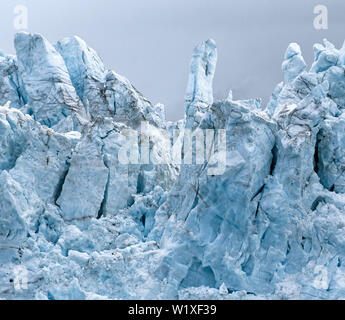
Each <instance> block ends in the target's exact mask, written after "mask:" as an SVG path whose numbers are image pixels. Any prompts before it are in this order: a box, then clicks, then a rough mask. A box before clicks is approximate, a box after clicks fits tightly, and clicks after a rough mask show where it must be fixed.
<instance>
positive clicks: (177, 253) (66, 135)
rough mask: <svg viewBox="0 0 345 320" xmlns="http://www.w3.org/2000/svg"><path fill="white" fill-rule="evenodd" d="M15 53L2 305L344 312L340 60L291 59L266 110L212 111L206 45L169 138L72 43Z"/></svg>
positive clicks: (290, 51)
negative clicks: (238, 305) (284, 307)
mask: <svg viewBox="0 0 345 320" xmlns="http://www.w3.org/2000/svg"><path fill="white" fill-rule="evenodd" d="M14 45H15V49H16V55H15V56H13V55H6V54H1V55H0V71H1V72H0V105H1V107H0V136H1V143H0V150H1V152H0V279H1V281H0V299H42V300H44V299H50V300H60V299H225V300H228V299H229V300H231V299H244V300H245V299H248V300H249V299H345V176H344V172H345V161H343V160H342V157H343V156H344V157H345V112H344V110H345V44H344V45H343V47H342V48H341V49H337V48H336V47H335V46H334V45H333V44H332V43H330V42H329V41H327V40H324V41H323V44H315V45H314V48H313V50H314V62H313V63H312V66H311V67H310V69H309V70H308V66H307V64H306V62H305V60H304V58H303V55H302V52H301V49H300V47H299V45H298V44H297V43H291V44H290V45H289V46H288V48H287V50H286V52H285V55H284V60H283V63H282V75H283V81H282V82H281V83H279V84H278V85H277V86H276V88H275V89H274V91H273V94H272V96H271V98H270V100H269V102H268V104H267V106H265V105H262V103H261V99H257V98H255V99H249V100H234V98H233V95H232V92H231V91H230V93H229V95H228V97H226V98H224V99H223V100H220V101H214V98H213V84H212V83H213V78H214V75H215V72H216V64H217V47H216V43H215V41H213V40H212V39H209V40H207V41H204V42H202V43H201V44H199V45H198V46H196V48H195V50H194V52H193V56H192V59H191V63H190V70H189V79H188V82H187V89H186V94H185V117H184V119H182V120H180V121H176V122H171V121H167V120H166V118H165V106H164V105H162V104H157V105H153V104H152V103H151V102H150V101H149V100H148V99H146V98H145V97H144V96H143V95H142V94H141V93H140V92H139V91H138V90H137V89H136V88H135V87H134V86H133V85H132V84H131V82H130V81H129V80H127V79H126V78H125V77H123V76H121V75H119V74H117V73H116V72H114V71H112V70H108V69H107V68H106V67H105V66H104V63H103V61H102V59H101V57H100V56H99V55H98V54H97V52H96V51H95V50H94V49H92V48H90V47H88V45H87V44H86V43H85V41H84V40H82V39H80V38H79V37H77V36H75V37H71V38H65V39H62V40H60V41H58V42H57V43H56V44H55V45H53V44H51V43H50V42H49V41H48V40H47V39H45V38H44V37H43V36H42V35H40V34H29V33H25V32H21V33H18V34H17V35H16V36H15V39H14ZM204 134H205V135H204ZM200 141H201V143H200ZM187 146H190V147H191V152H189V151H188V148H187ZM193 147H194V148H193ZM200 152H201V153H202V157H201V160H202V161H199V160H200ZM198 157H199V158H198ZM189 158H190V159H192V160H193V159H194V160H193V161H192V162H189V161H187V159H189Z"/></svg>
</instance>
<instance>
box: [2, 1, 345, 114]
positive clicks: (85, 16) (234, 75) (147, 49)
mask: <svg viewBox="0 0 345 320" xmlns="http://www.w3.org/2000/svg"><path fill="white" fill-rule="evenodd" d="M318 4H323V5H326V6H327V8H328V14H329V17H328V30H316V29H315V28H314V26H313V20H314V18H315V14H314V13H313V10H314V7H315V6H316V5H318ZM16 5H25V6H26V7H27V8H28V30H29V31H30V32H35V33H41V34H43V35H44V36H45V37H46V38H48V39H49V40H50V41H51V42H56V41H57V40H59V39H61V38H63V37H65V36H72V35H79V36H80V37H82V38H83V39H84V40H85V41H86V42H87V43H88V44H89V46H91V47H93V48H94V49H95V50H96V51H97V52H98V53H99V54H100V55H101V57H102V58H103V60H104V63H105V65H106V66H107V67H108V68H110V69H113V70H115V71H116V72H118V73H120V74H122V75H124V76H126V77H127V78H128V79H129V80H130V81H131V82H132V83H133V85H134V86H135V87H136V88H137V89H139V91H141V92H142V93H143V94H144V95H145V96H146V97H147V98H148V99H149V100H150V101H151V102H152V103H158V102H161V103H164V104H165V106H166V112H167V118H168V119H170V120H177V119H180V118H182V117H183V114H184V93H185V89H186V85H187V79H188V68H189V61H190V58H191V54H192V50H193V47H194V46H195V45H196V44H198V43H199V42H200V41H202V40H206V39H208V38H213V39H214V40H215V41H216V43H217V46H218V66H217V71H216V76H215V81H214V95H215V98H219V99H220V98H224V97H226V96H227V94H228V91H229V89H232V90H233V92H234V98H235V99H244V98H252V97H262V98H263V100H264V103H266V102H267V100H268V98H269V96H270V94H271V93H272V91H273V89H274V87H275V85H276V84H277V83H278V82H280V81H281V80H282V74H281V62H282V59H283V55H284V52H285V49H286V48H287V46H288V44H289V43H290V42H298V43H299V44H300V45H301V48H302V51H303V55H304V57H305V59H306V61H307V63H308V64H309V65H310V63H311V61H312V57H313V51H312V45H313V44H314V43H315V42H320V41H322V39H323V38H327V39H328V40H330V41H332V42H333V43H334V44H335V45H336V46H337V47H339V46H341V45H342V43H343V41H344V39H345V32H344V30H345V19H344V16H345V2H344V1H342V0H317V1H315V0H303V1H301V0H289V1H284V0H255V1H253V0H188V1H186V0H88V1H85V0H73V1H71V0H59V1H46V0H21V1H20V0H1V2H0V13H1V14H2V16H1V19H0V28H1V32H0V49H1V50H3V51H5V52H7V53H14V49H13V36H14V34H15V32H16V30H15V28H14V24H13V21H14V16H15V14H14V8H15V6H16Z"/></svg>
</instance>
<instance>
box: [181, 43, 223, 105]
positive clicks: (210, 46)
mask: <svg viewBox="0 0 345 320" xmlns="http://www.w3.org/2000/svg"><path fill="white" fill-rule="evenodd" d="M216 63H217V48H216V43H215V42H214V40H212V39H209V40H207V41H203V42H202V43H201V44H199V45H198V46H197V47H195V49H194V52H193V57H192V61H191V63H190V71H189V80H188V86H187V91H186V96H185V100H186V103H187V104H191V103H194V102H201V103H205V104H207V105H211V104H212V103H213V90H212V82H213V77H214V73H215V70H216Z"/></svg>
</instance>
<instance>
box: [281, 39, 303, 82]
mask: <svg viewBox="0 0 345 320" xmlns="http://www.w3.org/2000/svg"><path fill="white" fill-rule="evenodd" d="M284 59H285V60H284V62H283V64H282V71H283V74H284V82H285V84H288V83H290V82H292V81H293V80H295V79H296V78H297V77H298V76H299V75H300V74H301V73H302V72H303V71H304V70H305V69H306V66H307V65H306V63H305V61H304V59H303V56H302V53H301V48H300V46H299V45H298V44H297V43H290V45H289V46H288V48H287V50H286V52H285V56H284Z"/></svg>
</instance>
